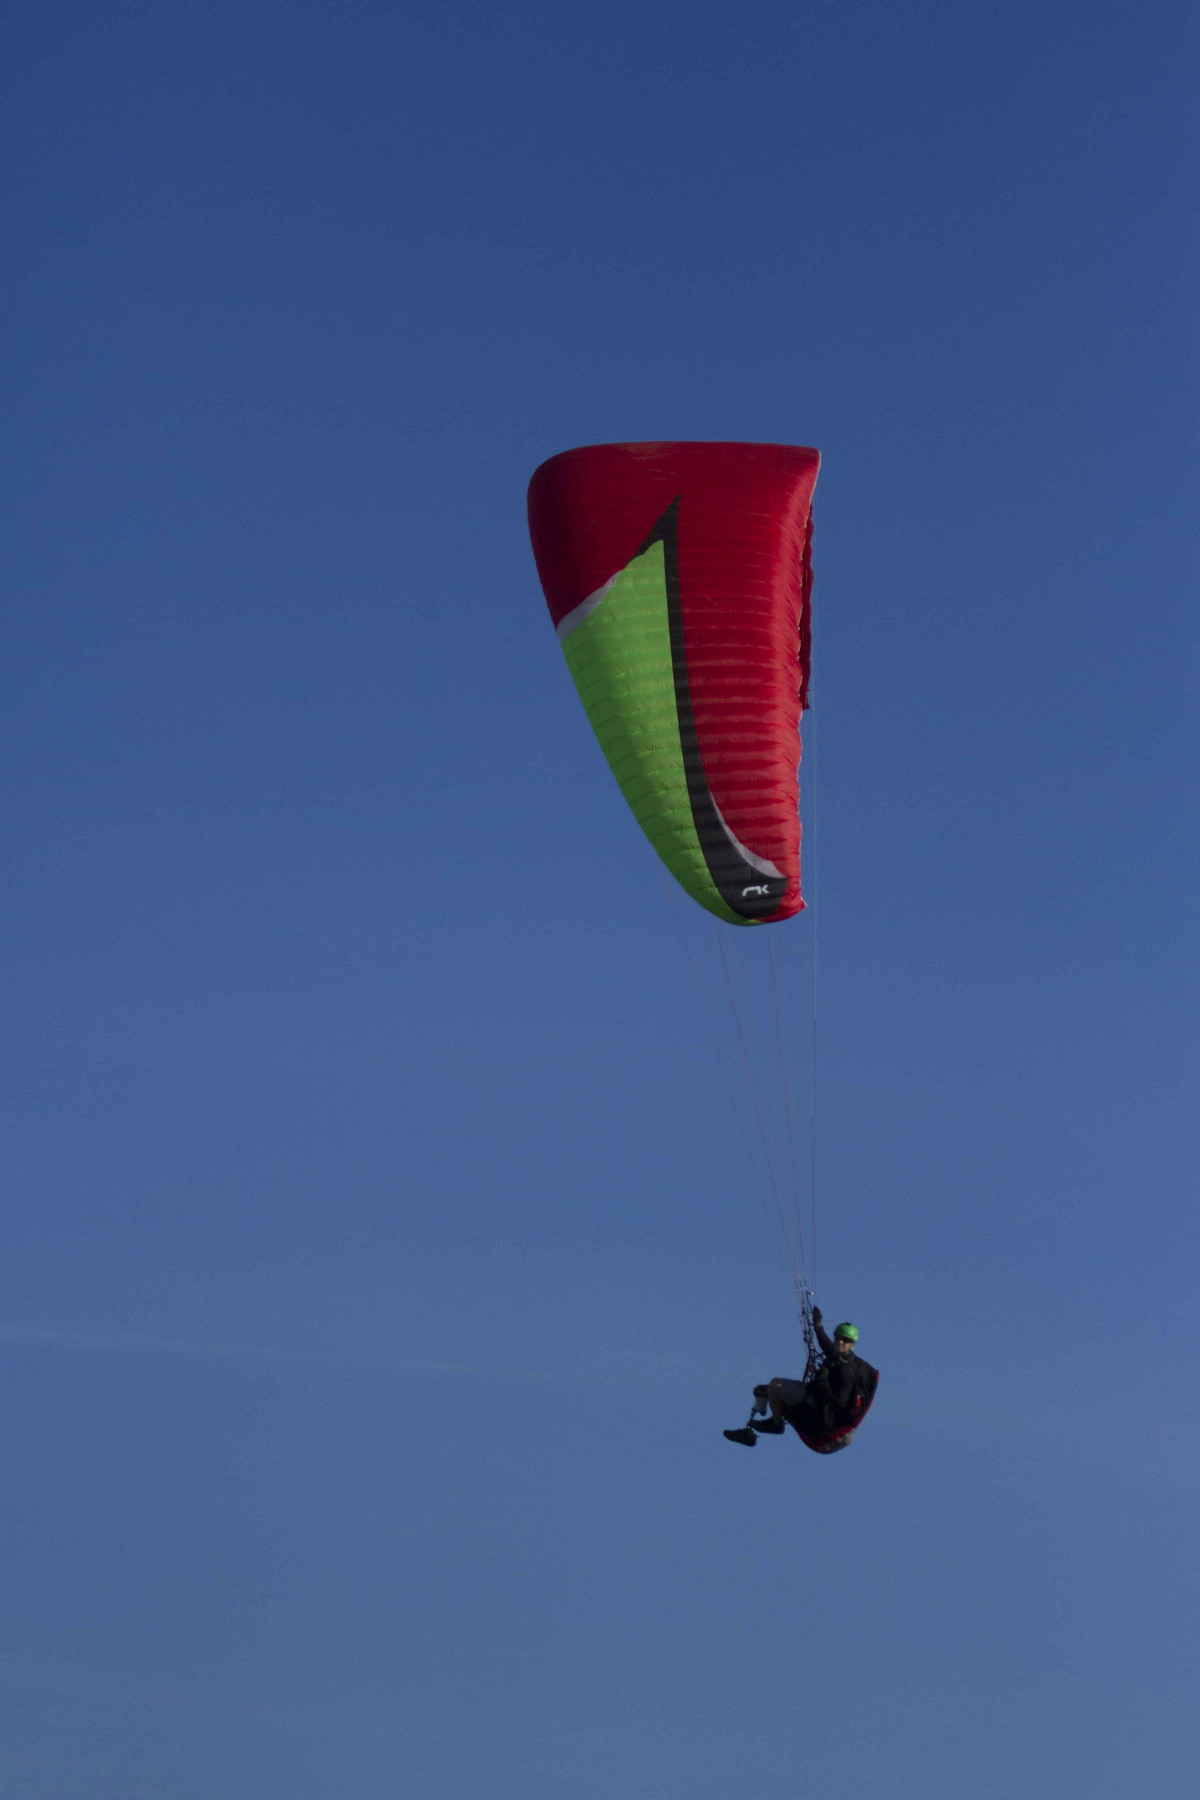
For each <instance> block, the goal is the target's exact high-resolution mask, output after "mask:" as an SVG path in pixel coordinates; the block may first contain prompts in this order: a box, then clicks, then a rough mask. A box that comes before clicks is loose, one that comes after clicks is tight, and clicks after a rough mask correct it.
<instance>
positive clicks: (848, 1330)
mask: <svg viewBox="0 0 1200 1800" xmlns="http://www.w3.org/2000/svg"><path fill="white" fill-rule="evenodd" d="M833 1335H834V1337H835V1338H844V1339H845V1341H846V1343H848V1344H857V1342H858V1326H857V1325H851V1324H848V1323H847V1324H843V1325H835V1326H834V1328H833Z"/></svg>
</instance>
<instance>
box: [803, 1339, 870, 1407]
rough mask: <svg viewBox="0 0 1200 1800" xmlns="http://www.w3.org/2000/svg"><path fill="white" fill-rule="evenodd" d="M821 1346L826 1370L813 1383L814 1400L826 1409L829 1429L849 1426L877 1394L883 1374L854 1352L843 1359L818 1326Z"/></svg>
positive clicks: (818, 1340) (835, 1346)
mask: <svg viewBox="0 0 1200 1800" xmlns="http://www.w3.org/2000/svg"><path fill="white" fill-rule="evenodd" d="M815 1329H816V1333H817V1342H818V1344H820V1346H821V1349H822V1350H823V1352H824V1354H825V1366H824V1368H823V1369H822V1370H821V1371H820V1373H819V1374H818V1375H817V1376H816V1378H815V1380H814V1381H813V1384H812V1386H813V1398H814V1400H815V1401H816V1402H817V1404H818V1406H819V1407H821V1408H822V1410H823V1412H824V1417H825V1423H826V1424H827V1425H831V1426H836V1425H848V1424H850V1423H851V1421H852V1420H853V1419H854V1417H855V1415H856V1413H857V1412H858V1411H859V1410H860V1409H859V1406H858V1405H857V1404H856V1403H857V1402H859V1401H861V1404H862V1406H865V1405H866V1404H867V1402H868V1401H869V1400H870V1398H871V1396H872V1395H873V1394H874V1392H875V1383H876V1382H877V1381H878V1379H879V1370H878V1369H874V1368H872V1367H871V1364H870V1363H869V1362H864V1361H863V1359H862V1357H861V1356H856V1355H855V1353H854V1351H853V1350H852V1351H851V1352H850V1354H849V1356H839V1355H838V1350H837V1345H836V1344H835V1343H834V1341H833V1339H832V1338H831V1337H830V1336H829V1334H828V1332H826V1331H825V1330H824V1329H823V1328H822V1327H821V1326H820V1325H817V1326H816V1328H815Z"/></svg>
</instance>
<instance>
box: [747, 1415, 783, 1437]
mask: <svg viewBox="0 0 1200 1800" xmlns="http://www.w3.org/2000/svg"><path fill="white" fill-rule="evenodd" d="M754 1429H755V1431H757V1432H759V1433H760V1435H762V1434H765V1435H766V1436H767V1437H782V1436H783V1434H784V1432H785V1431H786V1430H787V1426H786V1425H785V1424H784V1422H783V1420H782V1419H756V1420H755V1421H754Z"/></svg>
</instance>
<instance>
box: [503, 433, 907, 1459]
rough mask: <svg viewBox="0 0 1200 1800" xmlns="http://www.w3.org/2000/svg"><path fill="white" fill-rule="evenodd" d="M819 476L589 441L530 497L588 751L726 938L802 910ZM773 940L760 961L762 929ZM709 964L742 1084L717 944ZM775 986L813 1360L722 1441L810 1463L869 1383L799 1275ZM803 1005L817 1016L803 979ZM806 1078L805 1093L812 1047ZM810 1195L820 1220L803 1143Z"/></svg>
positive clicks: (762, 456)
mask: <svg viewBox="0 0 1200 1800" xmlns="http://www.w3.org/2000/svg"><path fill="white" fill-rule="evenodd" d="M820 462H821V458H820V454H819V452H818V451H816V450H813V449H809V448H806V447H802V446H794V445H784V444H743V443H631V444H596V445H590V446H587V447H584V448H581V449H577V450H567V451H564V452H563V453H562V454H560V455H558V456H554V457H551V458H550V460H549V461H548V462H544V463H543V464H542V465H541V467H540V468H538V469H537V470H536V471H535V473H534V476H533V479H532V481H531V482H530V484H529V530H530V537H531V539H532V543H533V552H534V558H535V560H536V562H537V568H538V574H539V576H540V578H541V583H542V587H543V590H544V592H545V596H546V602H547V605H548V607H549V610H550V617H551V620H552V622H553V624H554V628H555V631H556V633H557V635H558V639H559V642H560V643H561V645H562V648H563V653H564V655H565V657H566V660H567V665H568V668H569V669H570V672H571V676H572V679H573V680H574V683H575V686H576V689H577V691H578V693H579V697H580V699H581V701H582V702H583V706H584V709H585V711H586V713H587V716H588V719H589V720H590V722H591V725H592V728H593V730H594V732H595V734H596V737H597V739H598V741H599V744H600V747H601V749H602V750H603V752H604V755H605V758H606V759H607V761H608V764H609V767H610V769H611V770H612V772H613V774H614V776H615V777H616V780H617V782H618V784H619V786H620V788H621V792H622V794H623V795H624V797H625V799H626V801H627V802H628V804H629V806H630V808H631V810H632V812H633V814H634V816H635V818H636V819H637V821H638V824H639V825H640V826H641V828H642V830H643V832H644V833H645V835H646V837H647V838H648V839H649V841H650V843H651V844H652V845H653V847H654V849H655V851H656V852H657V854H658V856H659V858H660V859H661V861H662V863H663V864H664V865H665V867H666V869H667V870H669V872H670V874H671V875H672V876H673V877H674V878H675V880H676V881H677V882H678V883H679V885H680V886H681V887H682V888H683V889H684V891H685V892H686V893H687V894H688V895H690V896H691V898H692V899H693V900H695V901H696V902H697V903H698V905H699V906H701V907H702V908H704V910H705V911H706V912H707V913H709V914H711V915H712V916H713V918H715V919H716V920H719V921H721V924H722V925H735V926H739V927H747V926H751V927H752V926H759V925H767V926H776V925H779V924H782V923H784V922H785V921H787V920H788V919H790V918H792V917H794V916H795V915H796V914H797V913H799V912H800V911H802V910H803V908H804V906H805V901H804V898H803V896H802V894H801V885H800V836H801V831H800V812H799V799H800V748H801V747H800V720H801V715H802V713H803V712H804V710H805V709H806V707H807V705H808V691H809V677H810V665H811V643H812V608H811V594H812V496H813V489H814V487H815V485H816V480H817V473H818V470H819V468H820ZM668 886H669V884H668ZM672 904H673V903H672ZM677 922H678V921H677ZM717 934H718V937H721V936H723V933H722V932H721V930H720V927H718V928H717ZM681 935H682V934H681ZM765 935H766V937H767V941H768V946H770V944H771V941H772V934H771V933H769V932H768V933H767V934H765ZM685 948H686V944H685ZM719 955H720V959H721V966H722V972H723V974H724V976H725V985H726V987H727V988H728V990H729V999H730V1004H731V1008H732V1010H733V1014H734V1019H735V1024H736V1030H737V1038H738V1047H739V1050H740V1051H741V1055H742V1059H743V1062H744V1063H745V1064H746V1073H747V1076H748V1078H749V1080H750V1085H751V1088H752V1089H753V1086H754V1083H753V1075H752V1072H751V1069H750V1059H749V1058H748V1056H747V1053H746V1045H745V1041H744V1037H745V1034H744V1033H743V1030H742V1025H741V1022H740V1018H739V1016H738V1011H737V1004H736V999H735V996H734V991H733V984H732V982H731V980H730V972H729V968H728V964H727V959H726V955H725V951H724V948H723V947H720V948H719ZM769 980H770V983H771V986H772V993H773V1005H774V1014H775V1028H776V1036H777V1038H778V1042H779V1049H780V1057H779V1060H780V1066H781V1070H782V1073H783V1081H784V1094H783V1111H784V1113H785V1114H786V1122H787V1138H788V1156H789V1157H790V1161H791V1164H792V1171H793V1186H794V1187H795V1189H796V1206H795V1212H796V1217H795V1222H794V1229H793V1228H792V1227H789V1224H788V1222H787V1219H786V1216H785V1215H786V1208H785V1206H784V1204H783V1196H782V1193H781V1184H780V1181H779V1180H778V1179H777V1173H776V1167H775V1161H774V1160H773V1158H772V1155H771V1150H770V1146H769V1144H768V1134H767V1131H766V1129H765V1127H764V1122H763V1116H762V1115H763V1111H764V1109H763V1107H762V1106H761V1105H760V1102H759V1097H758V1094H757V1092H754V1093H753V1096H752V1097H753V1111H754V1115H755V1118H756V1120H757V1124H758V1129H759V1132H760V1134H761V1136H762V1144H763V1152H764V1156H763V1161H764V1163H765V1165H766V1169H767V1173H768V1177H769V1185H770V1188H771V1191H772V1193H773V1196H774V1201H775V1211H776V1214H777V1216H778V1222H779V1225H780V1229H781V1232H782V1236H783V1239H784V1248H785V1254H786V1260H787V1262H788V1264H789V1266H790V1273H791V1277H792V1280H793V1283H794V1285H795V1289H796V1296H797V1302H798V1306H799V1312H800V1318H801V1323H802V1326H803V1329H804V1335H805V1341H806V1345H807V1348H808V1360H807V1365H806V1368H805V1375H804V1381H803V1382H792V1383H787V1382H782V1383H776V1384H773V1385H772V1387H771V1388H770V1389H764V1390H763V1393H764V1396H765V1398H764V1401H763V1405H762V1407H761V1408H757V1409H756V1412H755V1413H753V1414H752V1415H751V1419H752V1421H753V1420H755V1419H756V1418H759V1419H762V1418H765V1417H766V1415H767V1413H768V1412H769V1414H770V1419H771V1423H770V1424H765V1423H764V1424H760V1425H758V1426H755V1425H754V1424H753V1423H751V1424H749V1425H747V1426H746V1427H744V1428H743V1429H742V1430H741V1432H740V1433H733V1432H726V1434H725V1435H726V1437H730V1438H732V1439H733V1441H735V1442H738V1443H749V1444H753V1443H755V1442H756V1441H757V1440H756V1432H757V1431H762V1432H765V1433H766V1434H768V1435H771V1434H774V1435H778V1434H779V1433H781V1432H782V1431H783V1429H784V1422H787V1423H791V1424H792V1425H793V1426H794V1427H795V1429H796V1431H797V1433H798V1434H799V1436H800V1437H801V1438H802V1439H803V1441H804V1442H805V1443H806V1444H808V1445H809V1447H810V1448H811V1449H814V1450H818V1451H821V1452H824V1453H827V1452H829V1451H830V1450H835V1449H842V1448H844V1447H845V1445H846V1444H848V1443H849V1442H850V1439H851V1438H852V1437H853V1434H854V1430H855V1429H856V1428H857V1425H858V1424H859V1423H860V1422H861V1419H862V1418H863V1417H864V1416H865V1414H866V1411H867V1409H868V1407H869V1406H870V1404H871V1400H872V1399H873V1397H874V1391H875V1381H876V1379H877V1371H875V1370H874V1369H872V1368H871V1366H870V1365H869V1364H867V1363H863V1362H862V1361H861V1359H860V1358H858V1357H856V1356H854V1355H853V1353H852V1352H851V1353H850V1359H849V1362H847V1360H846V1357H847V1347H848V1344H849V1342H850V1341H851V1340H848V1339H847V1338H846V1337H845V1336H842V1337H840V1338H839V1337H838V1335H837V1333H835V1338H834V1340H830V1339H828V1338H827V1337H826V1336H825V1334H824V1333H823V1332H820V1335H819V1337H818V1336H817V1335H815V1333H816V1331H819V1320H820V1314H819V1312H817V1313H814V1310H813V1307H812V1296H811V1291H810V1289H809V1287H808V1277H807V1272H806V1269H805V1263H804V1248H803V1230H802V1227H801V1224H800V1207H799V1185H798V1176H797V1174H796V1168H797V1159H796V1155H795V1145H794V1133H793V1109H792V1106H791V1102H790V1097H789V1095H788V1093H787V1079H788V1078H787V1072H786V1066H785V1062H786V1059H785V1056H784V1051H783V1043H784V1035H785V1034H784V1029H783V1024H782V1008H781V1003H780V997H779V992H778V986H777V984H776V973H775V959H774V952H773V949H772V950H771V951H770V955H769ZM702 1004H703V1001H702ZM813 1005H814V1019H815V975H814V1002H813ZM813 1070H814V1095H815V1037H814V1051H813ZM813 1142H814V1146H815V1123H814V1138H813ZM812 1192H813V1200H814V1213H815V1194H816V1174H815V1147H814V1151H813V1176H812ZM768 1210H769V1208H768ZM852 1329H853V1328H852V1327H845V1328H843V1327H839V1331H843V1330H852ZM856 1335H857V1334H855V1336H856ZM847 1381H850V1383H851V1386H850V1387H849V1388H847V1385H846V1384H847ZM785 1390H786V1391H785ZM792 1390H798V1391H795V1392H793V1391H792ZM757 1392H758V1391H757V1390H756V1402H757Z"/></svg>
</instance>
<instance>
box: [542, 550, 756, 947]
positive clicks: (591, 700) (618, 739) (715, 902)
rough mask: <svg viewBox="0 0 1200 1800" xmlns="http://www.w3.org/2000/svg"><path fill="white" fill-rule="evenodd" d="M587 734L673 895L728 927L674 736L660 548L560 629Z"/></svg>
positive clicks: (737, 920)
mask: <svg viewBox="0 0 1200 1800" xmlns="http://www.w3.org/2000/svg"><path fill="white" fill-rule="evenodd" d="M559 635H560V637H561V639H562V646H563V650H564V652H565V654H566V658H567V666H568V668H569V669H570V671H571V675H572V677H573V679H574V682H575V686H576V688H577V689H578V692H579V698H580V699H581V700H582V702H583V705H584V709H585V711H586V712H587V716H588V718H589V719H590V720H591V724H592V729H593V731H594V732H595V733H596V736H597V738H598V739H599V741H600V747H601V749H602V750H603V751H604V754H605V756H606V757H607V759H608V766H609V768H610V769H611V770H612V772H613V774H614V775H615V776H616V778H617V781H618V783H619V784H620V788H621V792H622V793H623V794H624V796H625V798H626V800H627V801H628V802H629V805H630V807H631V808H632V810H633V815H634V817H635V818H636V820H637V822H638V824H639V825H640V826H641V828H642V830H643V831H644V832H645V834H646V836H647V837H648V838H649V839H650V842H651V843H652V844H653V845H654V848H655V850H657V852H658V854H659V856H660V857H661V858H662V860H663V862H664V863H665V864H666V866H667V868H668V869H669V870H670V871H671V873H672V875H674V877H675V879H676V881H678V882H679V884H680V886H681V887H683V888H685V889H686V890H687V892H688V893H689V894H690V895H691V896H692V898H693V899H694V900H698V901H699V903H700V905H701V906H703V907H706V908H707V909H708V911H709V912H711V913H715V914H716V916H717V918H718V919H724V920H726V921H727V922H728V923H730V924H733V925H745V924H748V923H749V922H750V921H749V920H747V919H744V918H741V917H739V915H738V914H737V913H735V912H734V911H733V910H732V909H731V908H730V907H729V906H727V905H726V903H725V901H724V900H723V899H722V898H721V895H720V893H719V891H718V890H717V888H716V886H715V885H714V882H713V878H712V876H711V874H710V873H709V869H708V864H707V863H706V861H705V858H704V852H703V850H702V849H701V846H700V839H699V837H698V836H697V834H696V824H695V820H694V818H693V814H692V804H691V800H690V799H689V796H688V783H687V774H686V772H685V769H684V761H683V748H682V745H681V743H680V736H679V710H678V705H677V702H676V696H675V669H674V663H673V660H672V656H671V624H670V615H669V611H668V601H667V575H666V547H665V545H664V543H663V541H662V539H661V538H658V539H656V540H655V541H654V542H653V543H651V544H650V545H648V546H647V548H646V549H645V550H643V551H642V552H641V553H640V554H639V555H638V556H635V557H634V558H633V560H632V561H631V562H629V563H627V564H626V565H625V567H624V568H623V569H622V570H621V572H620V574H619V575H616V576H614V577H613V579H612V580H611V581H610V582H608V583H607V585H606V586H605V587H603V588H601V589H600V591H599V593H598V594H595V595H593V596H592V597H591V598H590V599H589V600H586V601H584V602H583V604H582V605H581V606H579V607H577V608H576V609H575V611H574V612H573V613H569V614H568V615H567V617H566V618H565V619H564V620H563V621H562V623H561V624H560V626H559Z"/></svg>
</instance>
